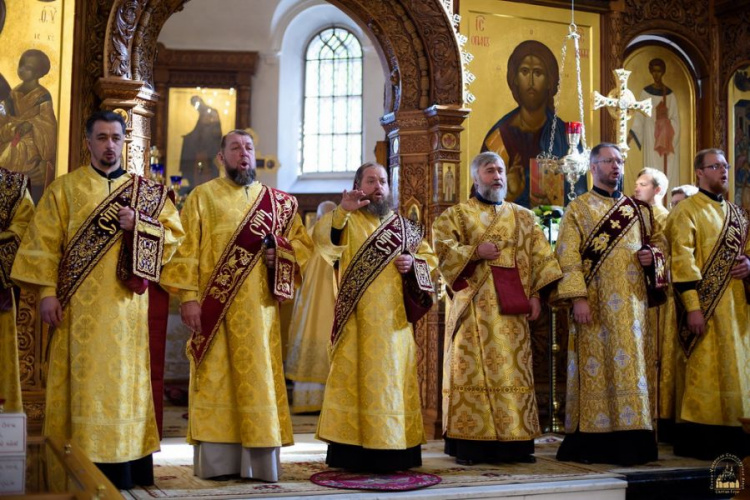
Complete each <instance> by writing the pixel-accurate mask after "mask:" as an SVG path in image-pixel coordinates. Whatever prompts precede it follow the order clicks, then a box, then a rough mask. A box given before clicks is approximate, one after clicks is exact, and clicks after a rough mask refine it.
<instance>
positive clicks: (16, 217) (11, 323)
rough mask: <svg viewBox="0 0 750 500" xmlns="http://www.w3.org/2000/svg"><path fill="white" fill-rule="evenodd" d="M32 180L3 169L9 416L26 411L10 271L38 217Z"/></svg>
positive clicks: (2, 298) (1, 376)
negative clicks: (27, 230) (22, 243)
mask: <svg viewBox="0 0 750 500" xmlns="http://www.w3.org/2000/svg"><path fill="white" fill-rule="evenodd" d="M28 183H29V182H28V178H27V177H26V176H25V175H23V174H21V173H16V172H11V171H9V170H6V169H4V168H1V167H0V366H2V367H3V368H2V370H0V400H5V403H4V410H5V411H6V412H9V413H20V412H22V411H23V406H22V405H21V374H20V371H19V365H18V338H17V331H16V312H17V307H18V306H17V304H16V296H15V294H14V293H13V292H14V290H13V286H12V285H13V283H12V282H11V281H10V271H11V267H12V266H13V259H14V258H15V256H16V251H17V250H18V244H19V243H20V241H21V238H22V237H23V234H24V233H25V232H26V228H27V226H28V225H29V221H31V217H32V216H33V215H34V202H33V201H32V199H31V194H30V193H29V190H28Z"/></svg>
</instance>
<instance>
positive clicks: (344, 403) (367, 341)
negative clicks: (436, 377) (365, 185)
mask: <svg viewBox="0 0 750 500" xmlns="http://www.w3.org/2000/svg"><path fill="white" fill-rule="evenodd" d="M389 216H390V214H389V215H386V216H384V217H383V218H382V219H381V218H379V217H378V216H376V215H373V214H370V213H369V212H367V211H366V210H357V211H355V212H345V211H344V210H343V209H341V207H339V208H337V209H336V210H334V211H333V212H331V213H328V214H326V215H324V216H323V218H321V219H320V221H319V222H318V224H317V225H316V226H315V232H314V234H313V238H314V240H315V245H316V250H317V251H319V252H320V253H321V254H322V255H323V256H324V257H325V259H326V260H328V261H329V262H330V263H333V262H334V261H335V260H338V261H339V276H343V275H344V273H345V272H346V269H347V267H348V266H349V263H350V262H351V260H352V258H353V257H354V255H355V254H356V253H357V251H358V250H359V249H360V247H361V246H362V244H363V243H364V242H365V241H366V240H367V238H368V237H369V236H370V235H371V234H372V233H373V232H375V231H376V230H377V229H378V227H379V226H380V224H381V220H386V219H387V218H388V217H389ZM347 217H348V221H347ZM332 223H333V227H336V228H341V227H343V232H342V234H341V240H340V242H339V245H333V244H332V242H331V226H332ZM417 257H420V258H422V259H426V261H427V263H428V265H429V266H430V269H431V270H433V269H435V266H436V264H437V258H436V257H435V255H434V253H433V252H432V249H431V248H430V246H429V245H428V244H427V242H425V241H424V240H423V241H422V242H421V243H420V246H419V249H418V251H417ZM316 437H317V438H318V439H321V440H323V441H330V442H335V443H339V444H348V445H355V446H362V447H364V448H371V449H381V450H403V449H408V448H413V447H414V446H417V445H419V444H422V443H424V442H425V435H424V426H423V424H422V409H421V404H420V400H419V382H418V380H417V345H416V342H415V341H414V332H413V329H412V325H411V324H410V323H409V322H408V321H407V319H406V310H405V308H404V293H403V285H402V278H401V274H399V272H398V270H397V269H396V266H395V264H394V263H390V264H388V265H387V266H386V267H385V269H383V271H382V272H381V273H380V274H379V275H378V276H377V277H376V278H375V280H374V281H373V282H372V283H371V284H370V286H369V287H368V288H367V289H366V290H365V292H364V294H363V295H362V297H361V298H360V300H359V302H358V304H357V306H356V309H355V311H354V312H353V313H352V314H351V316H349V319H348V321H347V322H346V324H345V325H344V329H343V332H342V333H341V337H340V338H339V340H338V341H337V343H336V347H335V349H334V350H333V352H332V354H331V371H330V374H329V376H328V380H327V382H326V389H325V396H324V398H323V410H322V411H321V413H320V419H319V420H318V431H317V435H316Z"/></svg>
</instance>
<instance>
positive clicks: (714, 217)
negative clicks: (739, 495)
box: [667, 193, 750, 426]
mask: <svg viewBox="0 0 750 500" xmlns="http://www.w3.org/2000/svg"><path fill="white" fill-rule="evenodd" d="M688 202H689V203H688ZM726 204H727V202H726V201H724V202H719V201H715V200H712V199H710V198H709V197H708V196H706V195H705V194H703V193H697V194H695V195H693V196H691V197H690V198H688V199H687V200H683V201H681V202H680V203H679V204H678V205H677V206H676V207H675V208H674V210H673V211H672V214H671V215H670V217H669V220H668V225H667V233H668V235H669V240H670V243H671V255H672V282H673V283H686V282H693V281H699V280H702V279H704V278H706V277H704V276H703V275H702V272H701V270H702V269H703V266H704V265H705V263H706V260H707V259H708V257H709V255H710V254H711V251H712V250H713V248H714V246H715V245H716V243H717V240H718V239H719V235H720V233H721V228H722V226H723V224H724V218H725V217H726V211H727V206H726ZM744 254H745V255H748V254H750V241H746V242H745V250H744ZM675 293H677V292H675ZM686 296H688V299H687V305H688V306H687V308H688V310H697V309H699V308H700V305H699V303H698V294H697V292H696V291H695V290H690V291H688V292H685V293H683V294H682V297H683V298H684V297H686ZM675 300H678V299H677V298H675ZM748 324H750V314H749V311H748V305H747V302H746V300H745V291H744V288H743V285H742V281H741V280H738V279H732V278H730V280H729V285H728V287H727V288H726V290H725V291H724V293H723V295H722V296H721V298H720V299H719V303H718V305H717V306H716V309H715V311H714V313H713V315H711V317H710V319H709V320H708V322H707V323H706V326H705V331H704V333H703V335H702V336H701V338H699V340H698V342H697V344H696V346H695V348H694V349H693V351H692V353H691V354H690V358H686V357H685V354H684V351H683V350H682V349H681V348H680V347H676V351H677V354H676V357H677V362H676V364H677V370H676V386H677V401H676V409H675V412H676V417H677V420H678V422H682V421H687V422H695V423H699V424H707V425H724V426H739V425H740V424H739V422H738V421H737V417H741V416H747V415H750V332H749V331H748V328H747V325H748Z"/></svg>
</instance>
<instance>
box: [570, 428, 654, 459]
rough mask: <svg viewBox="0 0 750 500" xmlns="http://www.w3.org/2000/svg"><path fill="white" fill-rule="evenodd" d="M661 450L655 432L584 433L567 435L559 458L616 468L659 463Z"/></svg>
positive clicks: (576, 432)
mask: <svg viewBox="0 0 750 500" xmlns="http://www.w3.org/2000/svg"><path fill="white" fill-rule="evenodd" d="M658 457H659V448H658V446H657V444H656V436H655V434H654V432H653V431H647V430H635V431H615V432H601V433H599V432H581V431H578V430H576V431H575V432H574V433H572V434H567V435H566V436H565V439H563V442H562V443H560V448H559V449H558V450H557V459H558V460H560V461H562V462H581V463H596V464H615V465H624V466H631V465H639V464H645V463H646V462H653V461H655V460H658Z"/></svg>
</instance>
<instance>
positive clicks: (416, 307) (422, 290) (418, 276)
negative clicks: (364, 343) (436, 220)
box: [331, 214, 434, 347]
mask: <svg viewBox="0 0 750 500" xmlns="http://www.w3.org/2000/svg"><path fill="white" fill-rule="evenodd" d="M422 238H423V229H422V227H421V226H420V225H418V224H415V223H414V222H412V221H411V220H409V219H406V218H404V217H402V216H400V215H398V214H393V215H391V216H390V217H389V218H388V219H386V220H385V221H384V222H383V223H382V224H381V225H380V227H378V229H377V230H375V232H373V233H372V234H371V235H370V237H369V238H367V240H365V242H364V243H363V244H362V246H361V247H360V248H359V250H358V251H357V253H356V254H355V255H354V258H353V259H352V261H351V262H350V263H349V266H348V267H347V268H346V271H345V272H344V276H343V277H342V278H341V286H340V287H339V293H338V295H337V296H336V306H335V308H334V315H333V329H332V331H331V345H333V346H334V347H335V346H336V344H337V342H338V340H339V339H340V338H341V333H342V332H343V331H344V325H346V322H347V321H348V319H349V317H350V316H351V315H352V313H353V312H354V310H355V309H356V307H357V304H358V303H359V299H361V298H362V295H363V294H364V293H365V290H367V287H368V286H370V284H371V283H372V282H373V281H375V279H376V278H377V277H378V276H379V275H380V273H381V272H382V271H383V269H385V268H386V266H387V265H388V264H390V263H391V262H392V261H393V260H394V259H395V258H396V257H398V256H399V255H401V254H403V253H409V254H411V256H412V257H413V258H414V273H413V274H412V273H408V274H406V275H402V276H403V290H404V308H405V309H406V316H407V319H408V320H409V321H410V322H412V323H415V322H416V321H418V320H419V318H421V317H422V316H424V314H426V313H427V311H429V309H430V307H431V306H432V297H431V296H430V295H429V294H430V293H432V292H433V291H434V288H433V286H432V278H431V277H430V266H429V265H428V264H427V262H426V261H425V260H424V259H420V258H417V256H416V255H415V254H416V253H417V250H418V249H419V244H420V243H421V242H422Z"/></svg>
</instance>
